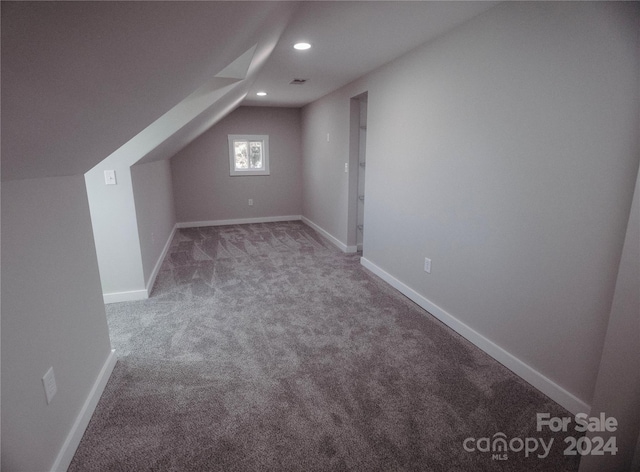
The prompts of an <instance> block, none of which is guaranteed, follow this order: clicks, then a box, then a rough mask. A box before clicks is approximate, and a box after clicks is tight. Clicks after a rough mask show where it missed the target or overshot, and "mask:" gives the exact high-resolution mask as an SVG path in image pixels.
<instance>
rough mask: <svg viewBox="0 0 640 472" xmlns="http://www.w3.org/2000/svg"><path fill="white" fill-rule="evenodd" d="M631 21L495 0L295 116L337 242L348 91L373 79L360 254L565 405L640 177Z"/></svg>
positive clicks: (595, 345)
mask: <svg viewBox="0 0 640 472" xmlns="http://www.w3.org/2000/svg"><path fill="white" fill-rule="evenodd" d="M637 19H638V10H637V5H632V4H622V3H612V4H604V3H584V4H583V3H564V2H563V3H556V2H553V3H536V2H531V3H520V2H516V3H506V4H501V5H499V6H498V7H496V8H494V9H492V10H490V11H488V12H486V13H484V14H483V15H481V16H479V17H477V18H475V19H473V20H471V21H470V22H468V23H466V24H464V25H462V26H461V27H459V28H457V29H455V30H453V31H451V32H450V33H448V34H446V35H444V36H442V37H440V38H439V39H437V40H435V41H433V42H431V43H428V44H427V45H424V46H422V47H420V48H418V49H416V50H415V51H412V52H411V53H409V54H407V55H406V56H404V57H403V58H400V59H398V60H396V61H394V62H392V63H390V64H388V65H386V66H384V67H383V68H381V69H379V70H378V71H375V72H374V73H372V74H370V75H368V76H365V77H364V78H362V79H360V80H358V81H357V82H355V83H353V84H350V85H348V86H346V87H344V88H343V89H341V90H339V91H337V92H334V93H332V94H331V95H329V96H327V97H325V98H323V99H321V100H319V101H317V102H315V103H313V104H311V105H309V106H307V107H306V108H305V109H304V110H303V149H304V156H303V163H304V164H303V175H304V194H303V202H304V203H303V215H304V216H305V217H307V218H309V219H310V220H312V221H314V222H315V223H316V224H318V225H319V226H321V227H323V228H324V229H325V230H326V231H327V232H329V233H331V234H333V235H334V236H335V237H336V238H338V239H340V240H341V241H343V242H344V241H346V235H347V229H346V222H347V193H348V192H347V190H348V180H347V177H346V175H345V174H344V173H343V166H344V162H346V161H347V159H348V130H349V99H350V98H351V97H354V96H356V95H358V94H359V93H362V92H364V91H367V90H368V92H369V95H368V96H369V102H368V107H369V114H368V117H369V122H368V130H367V132H368V136H367V177H366V188H367V202H366V210H365V226H366V231H365V240H364V248H365V252H364V257H365V260H366V261H367V262H369V264H370V266H371V267H376V268H378V269H379V270H380V271H382V272H383V273H385V274H387V275H389V276H391V277H394V278H395V279H396V280H397V281H399V282H400V283H401V284H402V285H403V286H404V287H405V288H407V289H409V290H411V291H413V293H415V294H417V295H418V296H419V297H421V299H424V300H426V301H428V302H429V303H430V304H431V305H432V306H434V307H435V308H438V309H439V313H440V315H442V317H443V318H446V319H447V320H448V321H451V322H452V323H453V324H456V325H457V326H458V327H460V328H464V330H466V334H468V335H469V334H470V335H472V336H474V337H475V340H476V341H478V340H480V341H482V342H483V343H485V346H489V347H491V348H492V349H494V353H496V352H498V353H501V355H502V357H503V360H504V359H506V360H508V361H509V362H511V367H512V368H514V366H515V368H517V369H520V371H521V372H520V373H521V374H522V372H526V373H528V374H527V375H529V378H528V380H529V381H532V382H534V384H536V385H537V386H538V387H539V388H540V387H541V386H542V387H544V388H545V389H546V392H547V393H548V394H549V395H551V396H552V397H554V399H556V400H557V401H559V402H560V403H562V404H563V405H565V406H566V407H568V408H570V409H572V410H574V411H575V410H580V409H585V408H588V405H589V404H590V402H591V400H592V393H593V389H594V386H595V381H596V376H597V373H598V366H599V361H600V354H601V351H602V346H603V341H604V336H605V332H606V327H607V321H608V313H609V309H610V306H611V301H612V297H613V289H614V285H615V280H616V274H617V270H618V261H619V259H620V254H621V250H622V244H623V239H624V235H625V229H626V225H627V218H628V214H629V213H628V212H629V208H630V205H631V199H632V194H633V187H634V184H635V178H636V175H637V170H638V141H637V130H638V125H639V123H638V87H637V83H638V68H639V66H638V54H637V51H638V49H637V48H638V35H637ZM327 132H331V138H332V139H331V141H330V142H326V133H327ZM425 257H430V258H431V259H432V261H433V262H432V273H431V274H430V275H428V274H426V273H425V272H424V271H423V261H424V258H425ZM492 343H493V344H492Z"/></svg>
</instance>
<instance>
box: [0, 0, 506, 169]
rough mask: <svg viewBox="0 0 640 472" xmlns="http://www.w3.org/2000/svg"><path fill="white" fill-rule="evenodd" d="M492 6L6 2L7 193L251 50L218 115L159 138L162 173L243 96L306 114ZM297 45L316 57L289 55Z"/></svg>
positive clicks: (137, 121)
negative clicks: (306, 45) (304, 109)
mask: <svg viewBox="0 0 640 472" xmlns="http://www.w3.org/2000/svg"><path fill="white" fill-rule="evenodd" d="M495 3H497V2H482V1H472V2H429V1H408V2H404V1H391V2H387V1H303V2H299V3H296V2H289V1H285V2H275V1H258V2H244V1H236V2H230V1H226V2H225V1H221V2H216V1H199V2H182V1H174V2H126V1H125V2H115V1H100V2H5V1H2V2H1V7H2V15H1V20H2V25H1V26H2V27H1V32H2V43H1V46H2V68H1V74H2V77H1V87H2V122H1V124H2V180H12V179H25V178H36V177H46V176H61V175H79V174H83V173H85V172H87V171H88V170H89V169H91V168H92V167H94V166H95V165H96V164H97V163H99V162H101V161H102V160H104V159H105V158H107V157H108V156H110V155H111V154H113V153H114V152H115V151H116V150H118V149H120V148H121V147H123V146H124V145H125V144H126V143H129V142H130V141H131V140H132V139H134V138H135V137H140V136H141V135H143V131H145V130H146V129H147V128H148V127H149V126H151V125H152V124H154V123H156V122H157V121H158V120H159V119H160V118H161V117H163V116H165V117H166V116H167V114H169V112H170V111H172V110H175V109H176V107H178V106H180V105H184V102H185V100H193V97H194V93H195V95H196V96H197V95H198V91H199V90H202V88H203V87H204V88H206V86H207V85H206V84H207V83H209V81H211V80H212V79H213V78H214V77H215V75H216V74H218V73H220V72H221V71H222V70H224V69H225V68H226V67H227V66H229V64H231V63H232V62H233V61H234V60H236V59H237V58H239V57H241V56H242V55H243V54H244V53H245V52H246V51H247V50H249V49H250V48H252V47H254V46H256V45H258V48H257V49H256V51H259V52H256V54H255V55H254V57H253V59H252V61H251V64H252V66H251V67H250V72H249V73H248V74H247V76H246V78H245V79H244V80H240V81H239V82H238V83H237V84H236V85H235V86H233V87H232V88H231V91H230V92H229V93H228V94H227V95H226V96H225V97H224V99H221V101H220V103H219V104H217V105H216V104H215V103H214V104H213V105H210V106H209V105H207V107H206V110H205V111H204V112H200V113H199V114H195V113H194V114H193V116H192V118H191V122H189V123H187V124H186V125H184V126H183V125H180V129H179V130H177V127H175V128H176V129H171V130H169V129H168V128H167V131H166V133H165V134H166V136H165V137H164V141H163V140H162V136H158V135H154V139H156V140H157V141H158V142H160V143H161V144H160V145H157V146H155V148H154V151H153V154H154V155H153V159H154V160H155V159H166V158H169V157H171V155H172V154H170V153H173V152H176V151H177V150H179V149H180V148H181V147H184V146H185V145H186V144H188V142H189V141H190V140H193V139H195V137H197V135H199V134H200V133H201V132H203V131H204V130H205V129H206V127H208V126H211V125H212V124H214V123H215V122H216V121H217V120H218V119H220V118H221V117H222V116H223V115H224V113H227V112H228V111H229V109H230V108H229V104H235V103H239V102H240V100H242V98H243V97H244V96H245V94H247V96H246V99H245V100H244V102H243V103H242V104H243V105H273V106H295V107H297V106H302V105H305V104H307V103H309V102H311V101H313V100H316V99H317V98H319V97H321V96H323V95H325V94H327V93H329V92H331V91H333V90H335V89H337V88H339V87H340V86H342V85H345V84H347V83H348V82H350V81H352V80H354V79H356V78H358V77H360V76H362V75H364V74H366V73H367V72H369V71H371V70H373V69H375V68H377V67H379V66H381V65H383V64H385V63H387V62H389V61H391V60H393V59H394V58H396V57H398V56H400V55H402V54H404V53H405V52H408V51H409V50H411V49H412V48H414V47H416V46H418V45H420V44H422V43H424V42H426V41H428V40H430V39H432V38H433V37H435V36H437V35H439V34H442V33H443V32H445V31H447V30H449V29H451V28H453V27H455V26H456V25H458V24H460V23H462V22H464V21H466V20H468V19H470V18H472V17H474V16H476V15H477V14H479V13H481V12H482V11H484V10H487V9H489V8H491V7H492V6H493V5H495ZM299 40H306V41H308V42H310V43H311V44H312V46H313V47H312V48H311V49H310V50H308V51H303V52H299V51H295V50H294V49H293V48H292V46H293V44H294V43H295V42H297V41H299ZM271 51H273V52H272V53H271V55H270V56H269V55H268V54H269V53H270V52H271ZM257 56H261V57H257ZM262 56H264V57H262ZM265 59H266V60H265ZM293 78H304V79H308V82H307V83H306V84H305V85H302V86H296V85H289V82H290V81H291V80H292V79H293ZM258 90H265V91H267V92H268V94H269V95H268V96H267V97H264V98H260V97H257V96H256V95H255V92H257V91H258ZM205 95H206V94H205ZM183 108H184V107H183ZM202 108H204V107H202ZM205 115H206V116H205ZM165 128H166V127H165ZM142 147H144V146H141V148H142ZM148 154H150V153H147V154H145V155H140V156H133V157H134V161H135V160H138V161H139V160H142V159H144V158H145V157H146V156H148ZM147 159H148V157H147Z"/></svg>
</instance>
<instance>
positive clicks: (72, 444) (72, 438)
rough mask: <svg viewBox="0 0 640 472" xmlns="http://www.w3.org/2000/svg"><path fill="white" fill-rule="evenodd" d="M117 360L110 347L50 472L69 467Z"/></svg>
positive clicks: (60, 471)
mask: <svg viewBox="0 0 640 472" xmlns="http://www.w3.org/2000/svg"><path fill="white" fill-rule="evenodd" d="M117 361H118V356H116V351H115V350H113V349H112V350H111V352H110V353H109V356H108V357H107V360H106V361H105V363H104V364H103V365H102V369H100V373H99V374H98V378H97V379H96V381H95V382H94V384H93V387H92V388H91V391H90V392H89V396H88V397H87V399H86V400H85V402H84V405H82V409H81V410H80V414H79V415H78V417H77V418H76V420H75V422H74V423H73V426H72V427H71V431H69V434H68V435H67V438H66V439H65V441H64V444H63V445H62V448H61V449H60V452H59V453H58V457H56V460H55V462H54V463H53V466H52V467H51V472H63V471H65V470H67V469H68V468H69V465H70V464H71V461H72V460H73V456H74V454H75V453H76V450H77V449H78V445H79V444H80V440H81V439H82V435H83V434H84V432H85V430H86V429H87V426H88V425H89V420H91V417H92V416H93V412H94V411H95V409H96V406H97V405H98V401H99V400H100V397H101V396H102V392H103V391H104V388H105V387H106V386H107V382H108V381H109V377H111V372H113V368H114V367H115V366H116V362H117Z"/></svg>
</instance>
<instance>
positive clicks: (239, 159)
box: [233, 141, 249, 169]
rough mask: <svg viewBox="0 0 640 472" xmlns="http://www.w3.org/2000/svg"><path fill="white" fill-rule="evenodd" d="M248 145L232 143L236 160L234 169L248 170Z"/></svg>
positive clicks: (238, 142) (240, 142) (241, 142)
mask: <svg viewBox="0 0 640 472" xmlns="http://www.w3.org/2000/svg"><path fill="white" fill-rule="evenodd" d="M248 144H249V143H247V142H246V141H235V142H234V143H233V147H234V155H235V158H236V169H248V168H249V160H248V156H249V152H248V149H247V148H248Z"/></svg>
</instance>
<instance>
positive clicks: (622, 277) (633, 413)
mask: <svg viewBox="0 0 640 472" xmlns="http://www.w3.org/2000/svg"><path fill="white" fill-rule="evenodd" d="M639 359H640V174H638V180H637V182H636V190H635V196H634V199H633V205H632V207H631V215H630V217H629V224H628V226H627V235H626V237H625V242H624V248H623V251H622V259H621V261H620V269H619V271H618V278H617V281H616V290H615V295H614V298H613V305H612V308H611V315H610V317H609V327H608V329H607V337H606V339H605V344H604V349H603V352H602V359H601V361H600V370H599V374H598V381H597V383H596V388H595V392H594V397H593V404H592V410H591V415H592V416H597V415H599V414H600V413H601V412H604V413H605V414H606V416H607V417H614V418H616V419H617V420H618V422H619V426H618V428H617V430H616V431H615V432H611V433H606V432H605V433H602V432H598V433H589V434H590V436H592V437H593V436H600V437H604V438H605V440H606V441H608V438H609V437H615V438H616V442H617V446H618V448H619V451H618V453H617V454H616V455H610V454H606V455H604V456H594V455H590V456H586V457H583V458H582V460H581V461H580V471H581V472H590V471H593V472H598V471H601V470H630V469H631V464H632V461H633V456H634V451H635V450H636V446H637V443H638V434H639V433H640V369H639V368H638V362H637V361H638V360H639ZM639 466H640V464H636V465H635V467H636V469H637V468H638V467H639Z"/></svg>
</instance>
